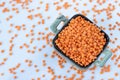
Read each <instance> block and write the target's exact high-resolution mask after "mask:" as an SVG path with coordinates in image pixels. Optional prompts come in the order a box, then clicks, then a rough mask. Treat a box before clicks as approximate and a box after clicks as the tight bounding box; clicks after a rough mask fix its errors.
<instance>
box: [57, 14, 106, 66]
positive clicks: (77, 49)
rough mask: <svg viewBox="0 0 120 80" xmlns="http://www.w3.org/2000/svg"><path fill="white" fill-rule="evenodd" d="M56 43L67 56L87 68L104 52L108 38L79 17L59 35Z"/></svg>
mask: <svg viewBox="0 0 120 80" xmlns="http://www.w3.org/2000/svg"><path fill="white" fill-rule="evenodd" d="M55 43H56V45H57V46H58V47H59V48H60V49H61V50H62V51H63V53H64V54H65V55H66V56H68V57H70V58H71V59H72V60H74V61H75V62H77V63H78V64H79V65H81V66H87V65H89V64H90V63H91V62H93V61H94V60H95V59H96V58H97V56H98V55H99V54H100V52H101V51H102V50H103V47H104V45H105V43H106V38H105V37H104V33H102V32H101V30H100V29H99V28H98V27H97V26H95V25H94V24H93V23H90V22H89V21H87V20H85V19H84V18H82V17H81V16H78V17H76V18H75V19H72V20H71V21H70V23H68V26H66V27H65V28H64V29H63V30H62V31H61V32H60V33H59V34H58V38H57V40H56V41H55Z"/></svg>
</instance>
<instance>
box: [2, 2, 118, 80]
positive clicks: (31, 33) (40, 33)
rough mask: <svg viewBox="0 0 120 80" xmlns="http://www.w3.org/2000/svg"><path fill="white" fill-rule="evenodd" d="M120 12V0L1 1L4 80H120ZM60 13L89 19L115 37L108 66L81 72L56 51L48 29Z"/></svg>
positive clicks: (111, 43)
mask: <svg viewBox="0 0 120 80" xmlns="http://www.w3.org/2000/svg"><path fill="white" fill-rule="evenodd" d="M119 7H120V0H51V1H50V0H0V80H88V79H89V80H119V79H120V72H119V69H120V53H119V52H120V44H118V43H119V41H120V36H119V35H118V34H119V31H120V21H119V20H120V12H119V11H120V10H119ZM51 12H52V14H51ZM61 13H62V14H64V15H65V16H66V17H67V18H70V17H72V16H73V15H75V14H78V13H80V14H82V15H84V16H87V17H88V18H89V19H91V20H92V21H93V22H94V23H96V24H97V25H98V26H100V28H101V29H102V30H104V31H105V32H106V33H107V34H108V35H109V36H110V43H109V45H108V46H107V48H108V49H109V50H111V51H112V53H113V56H112V57H111V58H110V59H109V61H107V63H106V64H105V66H104V67H102V68H99V67H97V66H93V65H91V67H90V68H88V69H87V70H81V69H79V68H77V67H76V66H73V65H72V64H71V63H70V62H69V61H67V59H64V58H63V57H62V56H61V55H60V54H59V53H58V52H56V51H55V50H54V48H53V46H52V39H53V38H54V37H55V34H54V33H52V32H51V30H50V29H49V26H50V25H51V23H52V22H53V21H54V20H55V18H56V17H57V16H58V15H59V14H61ZM103 15H104V17H103ZM72 25H73V24H72ZM76 29H77V28H76ZM95 29H96V28H95ZM73 32H74V31H73ZM75 34H76V33H75ZM102 35H103V34H102ZM76 36H78V35H76ZM84 38H85V37H84ZM96 38H98V37H96ZM77 39H78V38H77ZM88 41H89V40H88ZM74 44H75V43H74ZM94 48H95V47H94ZM66 49H67V48H66ZM73 50H74V51H77V50H76V48H74V49H73ZM83 50H84V49H83ZM67 51H68V50H67ZM91 51H92V50H91ZM96 55H97V54H96ZM72 56H73V55H72ZM92 58H94V56H92V57H91V60H92ZM100 59H103V58H100ZM106 75H110V76H106Z"/></svg>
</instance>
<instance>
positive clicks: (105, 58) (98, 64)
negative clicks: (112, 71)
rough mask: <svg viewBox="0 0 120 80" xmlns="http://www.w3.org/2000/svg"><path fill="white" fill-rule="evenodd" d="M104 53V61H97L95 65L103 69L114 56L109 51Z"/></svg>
mask: <svg viewBox="0 0 120 80" xmlns="http://www.w3.org/2000/svg"><path fill="white" fill-rule="evenodd" d="M102 53H103V54H105V56H104V58H103V60H101V61H99V60H96V61H95V65H97V66H100V67H103V66H104V65H105V63H106V62H107V60H108V59H109V58H110V57H111V56H112V53H111V51H109V50H107V49H105V50H104V51H103V52H102Z"/></svg>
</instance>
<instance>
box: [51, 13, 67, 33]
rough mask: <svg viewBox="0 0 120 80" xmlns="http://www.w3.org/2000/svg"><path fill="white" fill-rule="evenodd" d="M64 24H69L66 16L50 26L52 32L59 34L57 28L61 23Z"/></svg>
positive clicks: (61, 16) (62, 16)
mask: <svg viewBox="0 0 120 80" xmlns="http://www.w3.org/2000/svg"><path fill="white" fill-rule="evenodd" d="M62 21H63V22H64V24H66V23H67V22H68V19H67V18H66V17H65V16H64V15H60V16H59V17H57V18H56V20H55V21H54V22H53V23H52V25H51V26H50V29H51V30H52V32H53V33H58V31H59V30H58V29H57V26H58V25H59V24H60V22H62Z"/></svg>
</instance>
